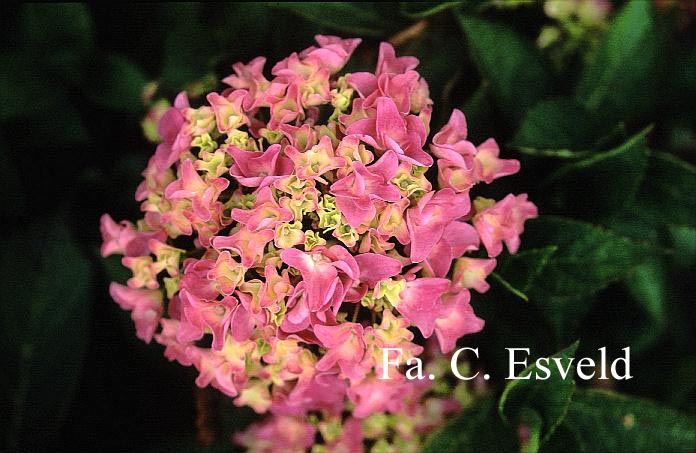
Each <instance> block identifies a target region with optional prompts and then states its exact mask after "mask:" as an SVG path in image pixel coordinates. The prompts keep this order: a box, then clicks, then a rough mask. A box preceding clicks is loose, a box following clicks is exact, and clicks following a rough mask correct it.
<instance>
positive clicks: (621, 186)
mask: <svg viewBox="0 0 696 453" xmlns="http://www.w3.org/2000/svg"><path fill="white" fill-rule="evenodd" d="M651 129H652V128H651V127H649V128H646V129H644V130H643V131H642V132H640V133H638V134H636V135H635V136H633V137H632V138H630V139H629V140H628V141H627V142H626V143H624V144H623V145H621V146H619V147H617V148H614V149H612V150H610V151H606V152H602V153H598V154H593V155H592V156H590V157H587V158H585V159H582V160H580V161H577V162H572V163H568V164H565V165H563V166H562V167H560V168H559V169H558V170H557V171H555V172H554V173H552V174H551V175H550V176H549V178H548V179H546V181H544V183H543V186H542V187H543V188H544V189H545V190H544V192H545V193H547V194H548V195H549V196H550V200H551V203H550V204H551V206H553V207H554V208H555V209H557V210H558V211H562V212H568V213H571V214H574V215H575V216H577V217H580V218H587V219H594V220H595V221H596V219H608V218H611V217H613V216H614V215H616V214H617V213H619V211H621V209H622V208H623V207H624V206H626V205H627V204H630V203H631V202H632V201H633V197H634V195H635V193H636V191H637V190H638V188H639V187H640V184H641V183H642V181H643V177H644V175H645V172H646V168H647V166H648V147H647V143H646V136H647V134H648V133H649V132H650V130H651Z"/></svg>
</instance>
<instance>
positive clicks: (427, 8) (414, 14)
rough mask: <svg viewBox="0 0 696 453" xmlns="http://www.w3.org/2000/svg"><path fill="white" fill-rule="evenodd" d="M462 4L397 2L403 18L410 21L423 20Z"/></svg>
mask: <svg viewBox="0 0 696 453" xmlns="http://www.w3.org/2000/svg"><path fill="white" fill-rule="evenodd" d="M462 3H464V2H399V8H400V9H401V13H402V14H403V15H404V16H407V17H410V18H412V19H423V18H425V17H430V16H432V15H434V14H438V13H440V12H442V11H446V10H448V9H450V8H453V7H455V6H458V5H461V4H462Z"/></svg>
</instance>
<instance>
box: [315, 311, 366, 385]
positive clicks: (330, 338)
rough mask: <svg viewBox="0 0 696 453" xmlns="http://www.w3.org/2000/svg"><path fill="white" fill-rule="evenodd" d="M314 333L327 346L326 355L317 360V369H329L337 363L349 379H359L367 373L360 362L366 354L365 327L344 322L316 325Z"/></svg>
mask: <svg viewBox="0 0 696 453" xmlns="http://www.w3.org/2000/svg"><path fill="white" fill-rule="evenodd" d="M314 333H315V334H316V335H317V338H318V339H319V341H320V342H321V344H322V345H323V346H324V347H325V348H327V349H328V350H327V351H326V354H325V355H324V357H322V358H321V360H319V362H317V370H319V371H329V370H330V369H331V368H333V367H334V366H335V365H337V366H338V368H339V369H340V370H341V372H342V373H343V375H345V377H347V378H349V379H355V380H359V379H362V377H363V376H364V375H365V371H364V370H363V369H362V367H360V362H361V361H362V359H363V356H364V354H365V341H364V340H363V327H362V326H361V325H360V324H356V323H351V322H344V323H342V324H339V325H337V326H322V325H316V326H314Z"/></svg>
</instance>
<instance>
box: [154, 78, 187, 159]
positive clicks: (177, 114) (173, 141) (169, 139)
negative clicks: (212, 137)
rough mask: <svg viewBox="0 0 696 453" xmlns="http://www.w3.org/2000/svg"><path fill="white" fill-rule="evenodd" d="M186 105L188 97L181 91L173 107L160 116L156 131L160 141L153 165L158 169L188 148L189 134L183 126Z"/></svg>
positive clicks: (177, 157)
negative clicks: (160, 138)
mask: <svg viewBox="0 0 696 453" xmlns="http://www.w3.org/2000/svg"><path fill="white" fill-rule="evenodd" d="M188 107H189V103H188V97H187V96H186V93H185V92H181V93H179V94H178V95H177V97H176V100H175V101H174V107H170V108H169V109H168V110H167V111H166V112H164V115H162V118H160V122H159V124H158V125H157V133H158V134H159V136H160V137H162V143H160V144H159V145H157V150H156V151H155V155H154V162H155V165H156V166H157V168H158V169H159V170H160V171H163V170H166V169H167V168H169V167H171V166H172V164H174V163H175V162H176V161H178V160H179V157H181V155H182V154H184V153H185V152H186V151H188V149H189V146H190V144H191V136H190V135H189V134H188V132H187V131H186V128H185V127H184V125H185V122H186V118H185V117H184V114H183V111H185V110H186V109H188Z"/></svg>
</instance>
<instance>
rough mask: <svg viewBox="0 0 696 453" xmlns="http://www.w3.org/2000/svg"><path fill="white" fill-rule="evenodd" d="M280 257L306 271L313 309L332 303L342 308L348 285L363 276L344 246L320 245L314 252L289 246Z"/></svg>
mask: <svg viewBox="0 0 696 453" xmlns="http://www.w3.org/2000/svg"><path fill="white" fill-rule="evenodd" d="M280 258H281V259H282V260H283V262H284V263H285V264H287V265H288V266H292V267H294V268H295V269H298V270H299V271H300V273H301V274H302V280H303V281H304V283H305V287H306V290H307V303H308V306H309V309H310V310H311V311H318V310H322V309H325V308H326V307H328V306H331V305H333V306H334V310H338V307H339V306H340V304H341V302H342V301H343V297H344V296H345V293H346V292H347V291H348V288H350V287H351V286H352V283H353V281H355V280H357V279H358V278H359V276H360V270H359V268H358V264H357V262H356V261H355V258H353V256H352V255H351V254H350V253H349V252H348V250H346V249H345V248H344V247H342V246H340V245H334V246H331V247H330V248H326V247H316V248H314V249H313V250H312V252H311V253H307V252H301V251H299V250H297V249H294V248H290V249H285V250H283V251H282V252H280Z"/></svg>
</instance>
